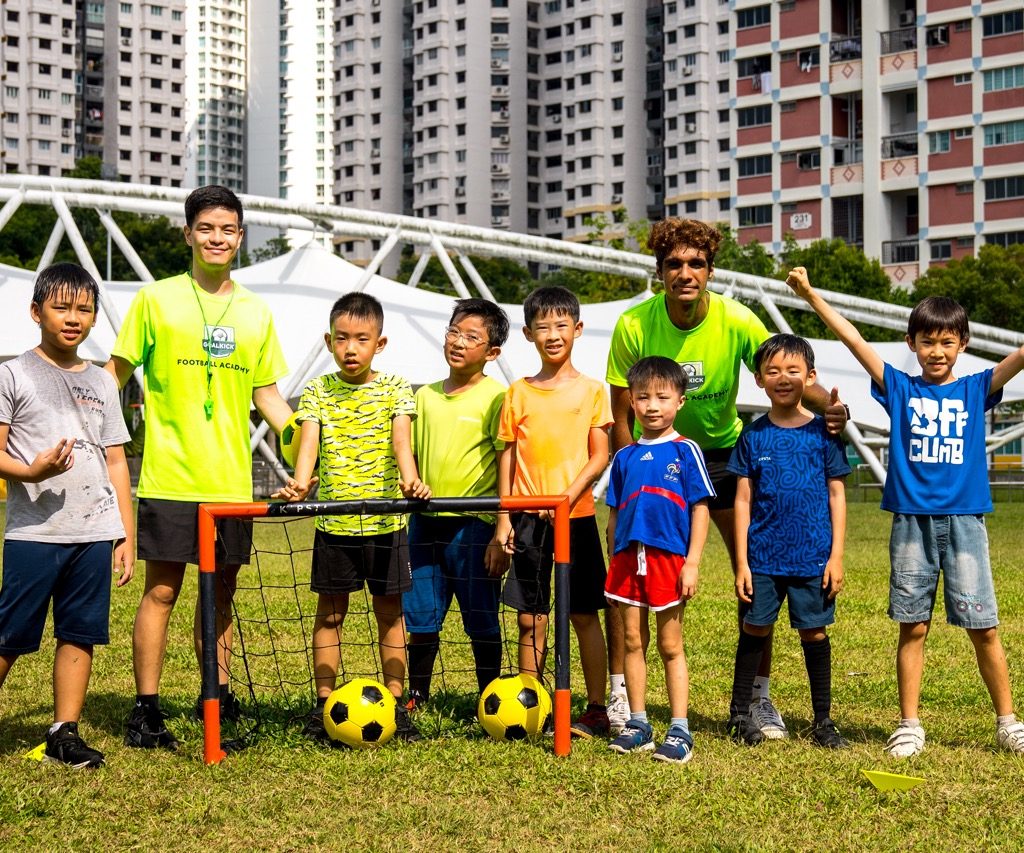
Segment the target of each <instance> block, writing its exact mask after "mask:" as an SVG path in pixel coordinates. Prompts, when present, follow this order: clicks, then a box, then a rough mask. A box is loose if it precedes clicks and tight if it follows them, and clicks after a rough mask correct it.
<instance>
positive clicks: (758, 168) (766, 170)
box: [725, 154, 772, 178]
mask: <svg viewBox="0 0 1024 853" xmlns="http://www.w3.org/2000/svg"><path fill="white" fill-rule="evenodd" d="M736 168H737V175H738V177H741V178H753V177H755V176H757V175H770V174H771V173H772V155H771V154H758V155H757V156H755V157H740V158H739V159H738V160H737V161H736ZM725 171H726V173H728V169H726V170H725Z"/></svg>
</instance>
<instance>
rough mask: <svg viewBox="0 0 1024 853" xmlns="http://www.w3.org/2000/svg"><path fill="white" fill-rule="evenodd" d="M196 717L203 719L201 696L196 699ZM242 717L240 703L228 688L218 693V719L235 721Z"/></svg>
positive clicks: (223, 721) (229, 721)
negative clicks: (226, 690)
mask: <svg viewBox="0 0 1024 853" xmlns="http://www.w3.org/2000/svg"><path fill="white" fill-rule="evenodd" d="M195 715H196V719H197V720H199V722H202V721H203V697H202V696H200V697H199V698H198V699H196V709H195ZM240 719H242V703H241V702H239V701H238V697H237V696H235V694H234V693H232V692H231V691H230V690H229V691H228V692H227V693H221V695H220V721H221V722H222V723H237V722H238V721H239V720H240Z"/></svg>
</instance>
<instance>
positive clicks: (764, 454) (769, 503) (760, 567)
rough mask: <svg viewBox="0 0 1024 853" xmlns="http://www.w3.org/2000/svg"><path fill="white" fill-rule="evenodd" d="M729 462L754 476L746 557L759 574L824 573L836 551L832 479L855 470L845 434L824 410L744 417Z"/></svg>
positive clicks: (738, 471)
mask: <svg viewBox="0 0 1024 853" xmlns="http://www.w3.org/2000/svg"><path fill="white" fill-rule="evenodd" d="M728 467H729V470H730V471H732V472H733V473H734V474H737V475H739V476H740V477H749V478H750V481H751V482H750V492H751V496H750V527H749V529H748V530H747V561H748V563H749V564H750V571H751V572H753V573H754V574H759V575H785V576H787V577H821V576H822V575H823V574H824V573H825V564H826V563H827V562H828V558H829V555H830V554H831V553H832V517H831V515H830V514H829V502H828V479H829V478H830V477H845V476H846V475H847V474H849V473H850V465H849V463H848V462H847V461H846V453H845V452H844V451H843V442H842V440H841V439H840V438H839V436H837V435H829V434H828V430H827V429H826V428H825V420H824V418H820V417H817V416H815V418H814V420H812V421H809V422H808V423H806V424H804V425H803V426H800V427H780V426H776V425H775V424H773V423H772V422H771V419H770V418H768V417H767V416H766V417H763V418H758V419H757V420H756V421H753V422H752V423H749V424H747V426H745V427H744V428H743V432H742V433H741V434H740V440H739V441H738V442H736V447H735V448H734V449H733V452H732V458H731V459H730V460H729V466H728Z"/></svg>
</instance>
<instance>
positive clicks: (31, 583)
mask: <svg viewBox="0 0 1024 853" xmlns="http://www.w3.org/2000/svg"><path fill="white" fill-rule="evenodd" d="M113 554H114V543H113V542H79V543H74V544H54V543H51V542H22V541H18V540H11V539H8V540H7V541H6V542H4V577H3V584H2V585H0V654H5V655H24V654H29V653H30V652H34V651H37V650H38V649H39V643H40V641H41V640H42V638H43V628H44V627H45V626H46V612H47V610H49V607H50V601H51V599H52V600H53V636H54V637H56V638H57V639H58V640H64V641H66V642H69V643H79V644H81V645H83V646H93V645H96V646H99V645H105V644H106V643H109V642H110V576H111V573H112V571H113Z"/></svg>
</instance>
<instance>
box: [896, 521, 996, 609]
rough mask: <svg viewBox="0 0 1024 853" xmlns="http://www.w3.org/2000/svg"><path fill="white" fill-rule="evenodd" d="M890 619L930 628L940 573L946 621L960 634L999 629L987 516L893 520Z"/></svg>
mask: <svg viewBox="0 0 1024 853" xmlns="http://www.w3.org/2000/svg"><path fill="white" fill-rule="evenodd" d="M889 559H890V561H891V566H892V569H891V571H890V573H889V618H891V619H893V620H895V621H896V622H927V621H928V620H930V619H931V618H932V610H933V609H934V608H935V594H936V591H937V589H938V585H939V573H940V572H941V573H942V578H943V581H942V587H943V594H944V598H945V601H946V621H947V622H948V623H949V624H950V625H956V626H958V627H960V628H975V629H983V628H994V627H995V626H996V625H998V624H999V611H998V608H997V607H996V593H995V587H994V586H993V584H992V566H991V565H990V563H989V559H988V532H987V531H986V529H985V516H983V515H903V514H901V513H896V514H894V515H893V517H892V536H891V537H890V539H889Z"/></svg>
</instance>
